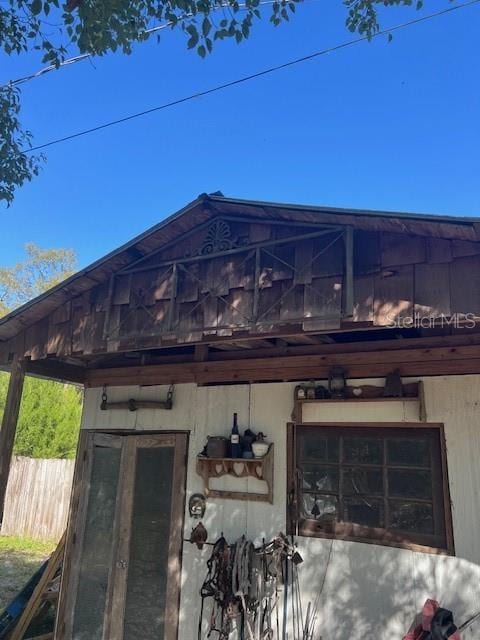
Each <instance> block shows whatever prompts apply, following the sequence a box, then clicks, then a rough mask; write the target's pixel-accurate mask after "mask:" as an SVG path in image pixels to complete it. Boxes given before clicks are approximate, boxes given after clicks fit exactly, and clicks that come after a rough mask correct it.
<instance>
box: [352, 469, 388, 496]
mask: <svg viewBox="0 0 480 640" xmlns="http://www.w3.org/2000/svg"><path fill="white" fill-rule="evenodd" d="M342 491H343V493H344V494H345V495H350V494H358V493H366V494H369V495H371V494H380V495H383V471H382V469H367V468H365V467H351V468H348V467H346V468H345V469H344V471H343V481H342Z"/></svg>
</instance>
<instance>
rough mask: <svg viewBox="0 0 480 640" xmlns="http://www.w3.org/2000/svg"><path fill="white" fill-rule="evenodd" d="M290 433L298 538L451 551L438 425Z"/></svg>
mask: <svg viewBox="0 0 480 640" xmlns="http://www.w3.org/2000/svg"><path fill="white" fill-rule="evenodd" d="M292 428H293V429H294V439H295V447H294V451H293V453H292V456H293V457H294V460H293V461H292V462H293V464H290V465H289V468H290V469H292V470H294V477H293V478H291V482H293V483H294V484H295V486H296V495H297V500H296V501H295V503H294V504H295V505H296V507H295V513H294V514H293V515H294V517H293V521H294V522H295V523H296V527H297V530H298V533H299V534H300V535H302V534H305V535H319V536H322V535H328V536H335V537H340V538H345V539H354V540H365V541H370V540H372V539H374V540H375V539H376V540H378V541H379V542H381V543H385V544H393V545H398V546H410V545H411V544H412V543H413V544H418V545H422V546H427V547H434V548H436V549H448V548H449V544H448V540H447V531H448V530H449V529H448V522H447V521H446V514H447V509H449V508H450V507H449V505H445V504H444V495H445V494H446V492H445V491H444V487H445V478H444V477H443V469H442V449H441V438H440V429H439V428H438V427H418V428H417V427H415V428H413V427H409V428H405V427H401V426H400V425H399V426H398V428H397V427H390V426H389V427H388V428H387V427H382V426H378V427H368V428H365V427H360V426H359V427H352V426H348V425H346V426H345V427H328V426H306V425H296V426H294V427H292ZM290 486H291V485H290ZM450 539H451V538H450Z"/></svg>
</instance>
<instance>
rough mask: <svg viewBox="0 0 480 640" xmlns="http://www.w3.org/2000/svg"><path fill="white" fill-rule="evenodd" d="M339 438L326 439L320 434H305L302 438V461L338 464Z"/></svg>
mask: <svg viewBox="0 0 480 640" xmlns="http://www.w3.org/2000/svg"><path fill="white" fill-rule="evenodd" d="M338 449H339V447H338V438H335V437H330V438H328V437H325V436H322V435H320V434H319V433H318V432H317V433H315V432H313V433H309V434H308V435H307V434H303V435H302V437H301V457H302V460H316V461H318V462H338Z"/></svg>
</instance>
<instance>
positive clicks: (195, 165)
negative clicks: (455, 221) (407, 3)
mask: <svg viewBox="0 0 480 640" xmlns="http://www.w3.org/2000/svg"><path fill="white" fill-rule="evenodd" d="M446 6H449V3H448V1H443V0H435V1H432V0H430V1H428V0H427V1H426V2H425V10H424V13H431V12H433V11H437V10H439V9H441V8H443V7H446ZM417 15H418V14H417V12H415V10H413V9H407V8H401V9H400V8H398V9H388V10H386V11H385V12H384V13H383V18H382V23H383V26H385V27H386V26H390V25H394V24H396V23H399V22H404V21H407V20H410V19H412V18H415V17H417ZM344 20H345V8H344V7H343V6H342V3H341V0H307V1H306V2H305V3H304V4H302V5H300V6H299V7H298V9H297V13H296V15H295V16H294V18H293V20H292V22H291V23H290V24H288V25H283V26H281V27H279V28H276V29H275V28H273V27H271V26H270V25H269V24H268V21H267V20H266V19H265V20H264V21H263V23H258V24H257V25H256V28H254V29H253V31H252V36H251V38H250V40H249V41H248V42H246V43H243V44H241V45H240V46H238V45H235V44H234V43H232V42H226V43H225V42H224V43H219V44H218V45H217V47H216V49H215V50H214V52H213V54H212V55H211V56H210V57H208V58H207V59H206V60H201V59H200V58H199V57H198V56H197V55H196V54H194V53H192V52H190V51H187V50H186V47H185V41H184V39H183V36H182V35H181V34H180V32H178V33H176V32H164V34H163V36H162V42H161V43H160V45H157V44H156V42H154V41H153V40H152V42H149V43H145V44H142V45H138V46H137V47H136V48H135V51H134V53H133V54H132V55H131V56H129V57H126V56H123V55H121V54H116V55H109V56H106V57H105V58H101V59H97V60H95V62H94V63H93V64H92V63H90V62H83V63H80V64H77V65H74V66H71V67H68V68H66V69H63V70H61V71H59V72H56V73H51V74H49V75H48V76H45V77H43V78H40V79H38V80H35V81H33V82H30V83H27V84H26V85H24V86H23V112H22V119H23V122H24V124H25V125H26V126H27V127H28V128H30V129H31V130H32V131H33V132H34V135H35V143H37V144H41V143H43V142H47V141H49V140H51V139H52V138H57V137H61V136H62V135H68V134H70V133H73V132H75V131H77V130H81V129H86V128H88V127H91V126H95V125H97V124H100V123H102V122H104V121H108V120H112V119H115V118H118V117H122V116H124V115H128V114H129V113H133V112H136V111H141V110H143V109H147V108H149V107H152V106H155V105H158V104H162V103H164V102H168V101H170V100H174V99H176V98H180V97H182V96H185V95H188V94H191V93H194V92H195V91H200V90H204V89H206V88H209V87H211V86H214V85H216V84H221V83H224V82H228V81H230V80H233V79H235V78H237V77H240V76H243V75H247V74H250V73H255V72H257V71H260V70H262V69H263V68H265V67H269V66H272V65H275V64H279V63H282V62H285V61H288V60H289V59H292V58H296V57H300V56H303V55H307V54H309V53H311V52H313V51H316V50H319V49H323V48H326V47H330V46H333V45H336V44H338V43H340V42H343V41H345V40H349V39H350V38H351V34H350V33H349V32H347V30H346V29H345V26H344ZM479 31H480V5H475V6H473V7H470V8H466V9H462V10H460V11H457V12H453V13H450V14H447V15H446V16H443V17H440V18H436V19H433V20H430V21H428V22H425V23H423V24H420V25H416V26H412V27H409V28H407V29H405V30H403V31H399V32H397V33H396V34H395V36H394V39H393V41H392V42H391V43H388V42H387V38H386V37H380V38H378V39H376V40H375V41H373V42H371V43H366V42H365V43H361V44H359V45H356V46H354V47H350V48H347V49H344V50H341V51H338V52H335V53H331V54H329V55H327V56H324V57H321V58H318V59H316V60H313V61H310V62H306V63H304V64H301V65H297V66H294V67H291V68H289V69H287V70H284V71H280V72H277V73H275V74H272V75H270V76H267V77H263V78H260V79H258V80H253V81H251V82H249V83H246V84H243V85H240V86H237V87H234V88H231V89H227V90H225V91H222V92H220V93H216V94H213V95H211V96H207V97H204V98H200V99H198V100H194V101H191V102H189V103H186V104H182V105H180V106H178V107H174V108H172V109H169V110H164V111H162V112H159V113H156V114H152V115H149V116H146V117H144V118H140V119H137V120H134V121H131V122H129V123H126V124H122V125H119V126H117V127H113V128H110V129H108V130H106V131H103V132H99V133H94V134H92V135H89V136H84V137H83V138H80V139H77V140H74V141H71V142H67V143H63V144H59V145H57V146H54V147H51V148H49V149H47V150H46V154H47V156H48V162H47V164H46V165H45V167H44V169H43V171H42V173H41V175H40V176H39V177H38V178H36V179H35V180H34V181H33V182H32V183H30V184H28V185H26V186H25V187H23V188H22V189H21V190H20V191H19V192H18V194H17V197H16V200H15V202H14V204H13V205H12V207H10V209H7V210H3V209H2V210H0V216H1V218H2V220H1V223H2V234H1V241H0V265H6V264H9V263H13V262H14V261H16V260H17V259H20V258H21V257H22V251H23V249H22V248H23V245H24V244H25V242H28V241H33V242H36V243H38V244H40V245H41V246H44V247H54V246H55V247H72V248H74V249H75V250H76V252H77V255H78V259H79V265H80V266H84V265H86V264H88V263H89V262H91V261H93V260H94V259H96V258H99V257H101V256H102V255H104V254H105V253H107V252H108V251H110V250H112V249H114V248H115V247H117V246H118V245H120V244H122V243H123V242H125V241H127V240H129V239H130V238H132V237H133V236H134V235H136V234H138V233H140V232H142V231H143V230H144V229H146V228H148V227H149V226H151V225H153V224H155V223H156V222H158V221H160V220H162V219H163V218H164V217H165V216H167V215H169V214H170V213H172V212H174V211H175V210H176V209H178V208H180V207H181V206H183V205H184V204H185V203H186V202H188V201H190V200H192V199H193V198H195V197H196V196H197V195H198V194H199V193H202V192H211V191H215V190H218V189H220V190H221V191H223V193H224V194H225V195H228V196H235V197H242V198H255V199H262V200H277V201H288V202H301V203H311V204H318V205H332V206H344V207H357V208H374V209H390V210H408V211H418V212H425V213H447V214H462V215H476V216H480V193H479V186H480V180H479V177H478V176H479V169H480V160H479V148H480V135H479V116H478V114H479V107H480V83H479V74H478V68H479V62H480V59H479V58H480V56H479V49H478V33H479ZM39 66H40V65H39V62H38V60H37V59H36V58H35V57H34V56H33V55H32V56H24V57H20V58H4V60H3V65H2V69H1V74H0V79H1V80H7V79H10V78H15V77H18V76H21V75H24V74H25V73H28V72H31V71H35V70H36V69H37V68H39Z"/></svg>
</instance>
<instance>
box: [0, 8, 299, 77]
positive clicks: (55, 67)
mask: <svg viewBox="0 0 480 640" xmlns="http://www.w3.org/2000/svg"><path fill="white" fill-rule="evenodd" d="M303 1H305V0H303ZM274 2H275V0H261V2H259V6H262V5H266V4H273V3H274ZM229 6H230V5H229V3H228V2H222V3H219V4H218V5H216V6H214V7H213V8H212V11H220V10H221V9H225V8H227V7H229ZM246 6H247V5H246V4H244V3H243V4H239V8H240V10H242V9H245V8H246ZM191 17H193V14H192V13H186V14H185V15H183V16H181V17H180V18H179V19H178V21H177V22H182V21H183V20H187V19H188V18H191ZM172 25H173V22H172V21H169V22H165V23H163V24H160V25H157V26H156V27H151V28H150V29H145V31H142V32H141V35H142V36H145V35H147V36H151V35H152V34H153V33H156V32H158V31H162V30H163V29H167V28H168V27H171V26H172ZM94 57H95V55H94V54H93V53H81V54H79V55H78V56H73V57H72V58H67V59H66V60H63V61H62V62H60V63H59V64H58V65H56V64H49V65H47V66H46V67H42V68H41V69H39V70H38V71H35V72H34V73H30V74H29V75H27V76H22V77H21V78H16V79H15V80H9V81H8V82H5V83H4V84H3V85H0V87H1V88H4V87H8V86H10V87H16V86H17V85H20V84H24V83H25V82H29V81H30V80H35V79H36V78H40V77H41V76H44V75H46V74H47V73H50V72H52V71H58V70H59V69H62V68H63V67H68V66H70V65H72V64H76V63H77V62H82V61H83V60H88V59H90V58H94Z"/></svg>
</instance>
